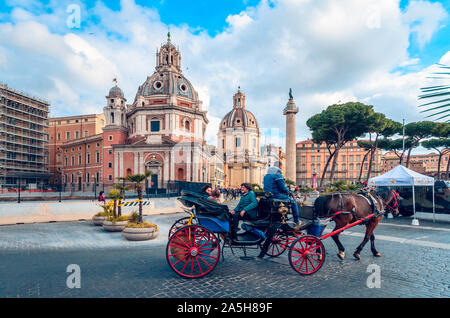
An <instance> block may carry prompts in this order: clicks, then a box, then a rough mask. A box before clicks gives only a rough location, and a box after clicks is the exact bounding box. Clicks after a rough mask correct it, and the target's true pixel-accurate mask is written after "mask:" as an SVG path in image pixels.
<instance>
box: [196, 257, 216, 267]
mask: <svg viewBox="0 0 450 318" xmlns="http://www.w3.org/2000/svg"><path fill="white" fill-rule="evenodd" d="M198 258H200V259H201V260H202V261H203V263H205V264H206V265H207V266H208V267H209V269H212V268H213V267H212V266H211V265H209V264H208V262H207V261H205V260H204V259H203V257H201V256H198Z"/></svg>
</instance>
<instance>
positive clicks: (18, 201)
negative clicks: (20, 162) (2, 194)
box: [17, 177, 20, 203]
mask: <svg viewBox="0 0 450 318" xmlns="http://www.w3.org/2000/svg"><path fill="white" fill-rule="evenodd" d="M17 180H18V182H19V186H18V187H17V203H20V177H19V178H18V179H17Z"/></svg>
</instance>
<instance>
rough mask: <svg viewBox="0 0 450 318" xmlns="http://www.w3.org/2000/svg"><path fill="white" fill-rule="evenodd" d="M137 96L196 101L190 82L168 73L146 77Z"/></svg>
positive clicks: (178, 75)
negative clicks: (161, 96)
mask: <svg viewBox="0 0 450 318" xmlns="http://www.w3.org/2000/svg"><path fill="white" fill-rule="evenodd" d="M137 95H138V96H152V95H177V96H181V97H187V98H190V99H196V93H195V90H194V87H193V86H192V84H191V82H190V81H189V80H187V79H186V78H185V77H184V76H183V75H182V74H176V73H172V72H170V71H163V72H155V73H154V74H153V75H152V76H149V77H147V79H146V80H145V82H144V83H143V84H142V85H141V86H139V89H138V92H137Z"/></svg>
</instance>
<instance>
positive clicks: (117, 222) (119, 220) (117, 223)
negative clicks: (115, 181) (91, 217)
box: [103, 189, 129, 232]
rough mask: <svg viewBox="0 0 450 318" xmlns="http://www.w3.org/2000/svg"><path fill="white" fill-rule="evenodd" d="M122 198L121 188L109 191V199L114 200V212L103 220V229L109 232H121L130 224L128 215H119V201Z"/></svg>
mask: <svg viewBox="0 0 450 318" xmlns="http://www.w3.org/2000/svg"><path fill="white" fill-rule="evenodd" d="M121 198H122V193H121V192H120V190H117V189H112V190H110V191H109V192H108V199H111V200H113V213H112V215H111V216H109V217H107V218H106V220H105V221H104V222H103V229H104V230H105V231H108V232H120V231H122V230H123V229H124V228H125V226H126V225H127V224H128V221H129V217H128V216H118V215H117V201H118V200H120V199H121Z"/></svg>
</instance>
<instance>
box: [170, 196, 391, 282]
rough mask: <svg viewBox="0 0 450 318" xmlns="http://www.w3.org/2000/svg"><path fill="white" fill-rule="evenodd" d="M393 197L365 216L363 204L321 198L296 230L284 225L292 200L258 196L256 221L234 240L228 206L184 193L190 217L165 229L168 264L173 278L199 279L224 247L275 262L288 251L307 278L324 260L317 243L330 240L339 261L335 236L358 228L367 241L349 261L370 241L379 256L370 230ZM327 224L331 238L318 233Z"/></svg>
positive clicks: (304, 211) (304, 212)
mask: <svg viewBox="0 0 450 318" xmlns="http://www.w3.org/2000/svg"><path fill="white" fill-rule="evenodd" d="M392 197H395V194H394V193H391V195H388V197H385V198H381V199H380V200H379V201H378V202H379V207H377V208H376V209H373V207H371V208H370V209H371V210H370V211H361V207H362V206H363V204H362V202H365V201H361V202H360V200H359V199H355V198H354V197H349V198H347V197H346V194H338V195H337V196H335V195H332V196H325V197H321V199H320V200H319V199H318V200H316V202H315V204H314V206H306V205H302V206H301V207H300V209H299V211H300V215H299V216H300V218H302V219H304V220H306V223H305V224H304V225H303V226H302V227H301V228H300V229H298V230H295V229H294V228H293V227H292V226H291V224H292V223H290V222H289V214H290V212H291V204H292V203H291V201H289V200H280V199H274V198H272V196H271V194H270V193H261V194H258V201H259V203H258V218H257V220H255V221H247V220H246V221H243V222H244V223H243V224H244V226H242V227H243V228H244V229H246V230H245V231H244V232H243V233H238V234H237V235H233V234H232V232H233V231H231V228H230V224H231V222H230V221H231V217H230V214H229V211H228V206H227V205H223V204H219V203H216V202H213V201H211V200H209V199H207V198H205V197H203V196H201V195H199V194H196V193H192V192H183V193H182V196H181V198H179V200H180V201H181V202H182V203H183V205H184V206H186V207H187V209H186V212H188V213H190V214H191V215H190V216H189V217H185V218H181V219H179V220H177V221H176V222H175V223H174V224H173V226H172V227H171V229H170V230H169V241H168V243H167V248H166V257H167V262H168V264H169V266H170V267H171V268H172V269H173V270H174V271H175V272H176V273H177V274H178V275H180V276H182V277H186V278H199V277H202V276H205V275H206V274H208V273H210V272H211V271H212V270H213V269H214V268H215V267H216V265H217V263H218V262H219V259H220V256H221V255H222V258H223V250H224V248H225V247H227V248H230V249H231V251H232V252H233V249H234V248H239V249H242V250H243V251H244V253H245V254H246V250H247V249H260V253H259V256H258V257H264V256H270V257H277V256H280V255H281V254H283V253H284V252H285V251H289V253H288V258H289V262H290V265H291V267H292V268H293V269H294V270H295V271H296V272H298V273H299V274H301V275H310V274H313V273H315V272H317V271H318V270H319V269H320V268H321V267H322V265H323V263H324V261H325V248H324V246H323V244H322V240H323V239H325V238H328V237H330V236H331V237H333V239H334V240H335V242H336V244H337V246H338V249H339V253H338V256H339V257H340V258H343V253H344V252H343V251H344V248H343V246H342V244H341V243H340V242H339V239H338V235H339V233H340V232H342V231H343V230H345V229H347V228H350V227H352V226H355V225H357V224H360V223H367V225H366V227H367V229H368V230H367V231H366V237H367V239H366V238H365V239H364V241H363V243H361V245H360V246H358V248H357V250H356V252H355V254H354V256H355V257H356V258H359V252H360V250H361V249H362V247H363V246H364V244H365V243H366V242H367V240H368V239H369V238H370V240H371V243H372V252H373V253H374V255H375V256H379V255H376V254H379V253H378V252H376V250H375V247H374V245H373V239H372V236H373V229H374V228H375V227H376V224H377V223H378V221H379V220H380V219H381V217H382V215H383V211H384V207H385V206H387V205H389V204H390V202H391V201H392V200H393V199H392ZM330 198H331V199H330ZM336 198H337V201H336ZM357 202H358V203H359V204H360V205H359V207H358V206H357ZM374 202H375V201H374ZM369 206H370V202H369ZM331 221H334V222H335V223H336V228H335V229H334V230H333V231H332V232H331V233H328V234H323V232H324V229H325V227H326V225H327V224H328V223H329V222H331ZM350 221H351V222H350ZM368 224H372V225H370V226H368ZM259 233H264V234H263V235H260V234H259ZM233 254H234V252H233Z"/></svg>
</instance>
